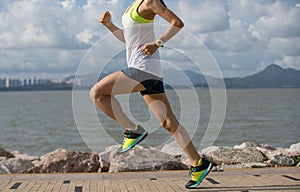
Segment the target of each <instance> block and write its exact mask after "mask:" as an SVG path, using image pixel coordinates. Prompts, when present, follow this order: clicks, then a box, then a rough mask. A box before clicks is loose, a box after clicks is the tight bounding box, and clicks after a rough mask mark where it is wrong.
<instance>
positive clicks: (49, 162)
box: [27, 149, 99, 173]
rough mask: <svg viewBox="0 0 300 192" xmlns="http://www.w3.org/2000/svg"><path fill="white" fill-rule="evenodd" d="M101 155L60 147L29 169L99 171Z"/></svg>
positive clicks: (71, 171)
mask: <svg viewBox="0 0 300 192" xmlns="http://www.w3.org/2000/svg"><path fill="white" fill-rule="evenodd" d="M98 169H99V157H98V155H97V154H96V153H94V152H80V151H71V150H67V149H58V150H56V151H54V152H51V153H48V154H46V155H44V156H42V157H41V161H40V162H39V164H38V165H37V166H35V167H34V168H32V169H29V170H27V172H29V173H75V172H97V171H98Z"/></svg>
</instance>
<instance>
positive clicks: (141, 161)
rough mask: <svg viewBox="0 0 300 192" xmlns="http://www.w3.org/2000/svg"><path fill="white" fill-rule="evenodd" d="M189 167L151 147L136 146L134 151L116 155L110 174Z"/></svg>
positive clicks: (111, 162)
mask: <svg viewBox="0 0 300 192" xmlns="http://www.w3.org/2000/svg"><path fill="white" fill-rule="evenodd" d="M187 168H188V167H187V166H186V165H184V164H183V163H182V162H180V160H179V159H177V158H176V157H174V156H172V155H169V154H166V153H163V152H161V151H159V150H158V149H155V148H151V147H142V146H135V147H134V148H133V149H132V150H130V151H128V152H126V153H123V154H115V153H114V155H113V156H112V159H111V160H110V166H109V172H125V171H156V170H182V169H187Z"/></svg>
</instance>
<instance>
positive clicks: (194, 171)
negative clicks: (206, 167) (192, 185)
mask: <svg viewBox="0 0 300 192" xmlns="http://www.w3.org/2000/svg"><path fill="white" fill-rule="evenodd" d="M196 172H197V169H196V168H194V167H191V168H190V171H189V175H191V176H195V173H196Z"/></svg>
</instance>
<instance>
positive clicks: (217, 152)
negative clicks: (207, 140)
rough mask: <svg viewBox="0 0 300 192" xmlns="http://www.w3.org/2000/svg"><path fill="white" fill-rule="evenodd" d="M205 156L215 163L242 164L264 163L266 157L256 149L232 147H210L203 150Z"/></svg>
mask: <svg viewBox="0 0 300 192" xmlns="http://www.w3.org/2000/svg"><path fill="white" fill-rule="evenodd" d="M202 153H204V155H205V156H207V157H210V158H212V159H213V161H214V163H216V164H217V165H220V164H222V163H224V164H242V163H251V162H263V160H264V156H263V155H262V154H261V153H260V152H259V151H257V150H256V149H255V148H252V147H251V148H245V149H234V148H231V147H209V149H204V150H202Z"/></svg>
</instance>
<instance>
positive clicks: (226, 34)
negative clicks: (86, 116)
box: [0, 0, 300, 76]
mask: <svg viewBox="0 0 300 192" xmlns="http://www.w3.org/2000/svg"><path fill="white" fill-rule="evenodd" d="M82 2H84V3H82ZM291 2H292V3H291ZM129 3H130V2H128V1H120V0H86V1H80V2H79V0H77V1H76V0H14V1H11V0H1V2H0V56H1V57H0V71H1V72H4V71H11V72H12V71H16V72H29V71H39V72H44V73H47V72H49V73H58V72H64V73H74V72H75V71H76V69H77V66H78V64H79V63H80V61H81V59H82V57H83V56H84V55H85V53H86V52H87V51H88V49H89V48H91V47H92V46H93V45H94V44H95V43H96V42H98V41H99V40H100V39H102V38H105V37H106V35H107V34H109V31H108V30H107V29H105V27H103V26H101V24H99V22H98V18H99V15H100V14H101V13H103V12H104V11H106V10H110V11H111V13H112V16H113V21H114V23H115V24H116V25H118V26H121V17H122V14H123V12H124V10H125V9H126V6H128V4H129ZM166 3H167V5H168V7H169V8H170V9H172V10H173V11H174V12H175V13H176V14H177V15H178V16H179V17H180V18H182V20H183V21H184V22H185V27H184V30H185V32H187V33H190V34H191V35H193V36H194V37H195V38H198V39H199V40H201V41H203V42H204V43H205V45H206V46H207V47H208V48H209V50H210V51H211V53H212V55H213V56H214V57H215V58H216V60H217V62H218V63H219V65H220V68H221V69H222V72H223V73H224V75H225V76H242V75H246V74H250V73H254V72H257V71H258V70H259V69H261V68H263V67H265V66H266V65H269V64H271V63H275V64H279V65H281V66H292V67H295V68H297V69H300V63H299V57H300V47H299V45H300V22H299V20H300V9H299V3H300V2H299V1H296V0H293V1H287V0H264V1H261V0H251V1H249V0H240V1H236V0H227V1H224V0H201V1H199V0H185V1H179V0H177V1H176V0H174V1H166ZM161 21H162V20H161V19H159V20H158V22H159V23H161ZM158 31H159V33H157V34H160V33H161V32H162V30H161V29H160V30H158ZM168 43H169V45H174V46H179V47H180V48H182V47H185V49H186V50H187V51H193V49H194V48H196V47H197V43H196V42H195V40H193V39H192V38H190V39H189V38H185V37H184V35H178V36H176V37H175V38H174V39H172V40H171V41H170V42H167V44H166V45H168ZM175 48H176V47H175ZM112 50H113V48H111V47H109V46H107V48H106V49H105V50H103V53H102V54H106V55H109V53H110V52H111V51H112ZM95 53H96V52H95ZM162 53H167V54H169V55H168V58H170V59H171V58H172V57H173V58H174V60H176V53H174V52H173V53H168V51H162ZM100 55H101V54H100ZM97 58H98V57H97ZM96 62H97V61H93V63H94V65H96V64H95V63H96ZM99 62H100V61H99Z"/></svg>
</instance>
